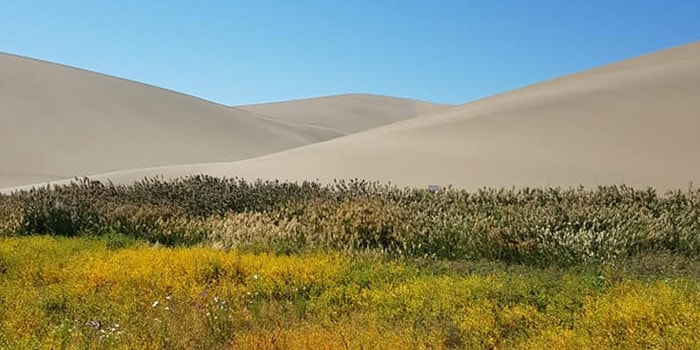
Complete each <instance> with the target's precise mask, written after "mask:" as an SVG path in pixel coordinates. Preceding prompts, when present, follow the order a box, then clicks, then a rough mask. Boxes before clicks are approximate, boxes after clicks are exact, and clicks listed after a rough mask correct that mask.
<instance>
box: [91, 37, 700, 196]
mask: <svg viewBox="0 0 700 350" xmlns="http://www.w3.org/2000/svg"><path fill="white" fill-rule="evenodd" d="M466 83H468V82H465V84H466ZM699 135H700V43H694V44H690V45H686V46H682V47H678V48H674V49H670V50H666V51H661V52H657V53H654V54H651V55H647V56H643V57H639V58H636V59H632V60H628V61H623V62H620V63H617V64H613V65H609V66H605V67H601V68H598V69H593V70H590V71H586V72H583V73H579V74H574V75H571V76H566V77H564V78H560V79H555V80H552V81H547V82H544V83H540V84H536V85H533V86H529V87H526V88H523V89H519V90H516V91H512V92H508V93H505V94H501V95H497V96H494V97H491V98H487V99H483V100H480V101H476V102H473V103H469V104H466V105H463V106H459V107H456V108H454V109H448V110H446V111H438V112H434V113H428V114H425V115H422V116H419V117H416V118H412V119H408V120H406V121H402V122H398V123H395V124H391V125H388V126H384V127H380V128H376V129H373V130H369V131H365V132H359V133H356V134H353V135H349V136H346V137H341V138H338V139H334V140H331V141H327V142H321V143H316V144H313V145H309V146H304V147H300V148H296V149H292V150H288V151H283V152H279V153H276V154H272V155H268V156H263V157H259V158H255V159H249V160H245V161H239V162H231V163H214V164H200V165H189V166H180V167H164V168H152V169H142V170H139V171H129V172H118V173H111V174H105V175H101V176H98V177H97V178H101V179H106V178H109V179H112V180H114V181H116V182H130V181H133V180H136V179H140V178H142V177H144V176H154V175H164V176H166V177H174V176H182V175H187V174H196V173H208V174H212V175H224V176H229V177H233V176H242V177H246V178H251V179H252V178H267V179H285V180H306V179H309V180H315V179H318V180H321V181H329V180H331V179H333V178H343V179H347V178H362V179H367V180H379V181H391V182H392V183H395V184H398V185H402V186H404V185H407V186H418V187H424V186H427V185H429V184H437V185H443V186H444V185H450V184H451V185H454V186H458V187H462V188H468V189H475V188H481V187H485V186H488V187H502V186H506V187H510V186H516V187H521V186H567V187H568V186H578V185H585V186H595V185H600V184H628V185H632V186H637V187H645V186H653V187H656V188H658V189H660V190H665V189H673V188H686V187H687V186H688V185H690V183H691V182H695V184H696V185H697V183H699V182H700V161H698V159H699V155H700V137H699Z"/></svg>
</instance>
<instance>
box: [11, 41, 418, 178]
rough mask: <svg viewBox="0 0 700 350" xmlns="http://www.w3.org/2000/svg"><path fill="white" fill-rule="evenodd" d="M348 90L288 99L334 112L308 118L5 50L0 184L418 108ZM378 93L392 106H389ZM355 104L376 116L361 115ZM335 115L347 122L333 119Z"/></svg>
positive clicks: (275, 140) (298, 140)
mask: <svg viewBox="0 0 700 350" xmlns="http://www.w3.org/2000/svg"><path fill="white" fill-rule="evenodd" d="M348 98H349V97H340V98H339V100H338V102H335V101H336V100H334V99H332V98H330V99H327V100H326V101H325V102H324V103H323V104H322V107H321V108H318V109H317V108H315V103H314V101H313V100H312V101H303V100H302V101H295V102H291V103H288V104H287V105H288V106H290V107H293V108H291V109H290V110H295V111H296V112H297V113H301V114H303V113H304V111H305V110H306V109H312V110H314V111H317V110H325V111H329V112H331V114H330V115H328V114H323V115H319V114H318V113H317V114H316V116H318V117H319V118H320V119H319V120H315V119H314V117H312V118H306V119H303V121H304V123H303V124H302V123H299V122H298V120H296V119H294V118H287V119H285V118H275V115H273V116H272V117H270V116H265V115H261V114H259V113H255V112H254V111H253V110H254V109H256V108H257V109H261V110H265V111H266V110H267V109H266V108H265V105H259V106H257V107H256V108H252V109H251V111H245V110H242V109H238V108H231V107H226V106H222V105H218V104H215V103H211V102H208V101H205V100H201V99H198V98H194V97H191V96H187V95H183V94H179V93H175V92H172V91H167V90H163V89H159V88H156V87H152V86H148V85H144V84H139V83H135V82H131V81H126V80H123V79H118V78H114V77H109V76H105V75H101V74H96V73H92V72H88V71H84V70H79V69H75V68H70V67H65V66H61V65H56V64H51V63H47V62H42V61H38V60H33V59H28V58H23V57H17V56H13V55H6V54H0V188H6V187H11V186H18V185H26V184H31V183H45V182H47V181H53V180H60V179H66V178H73V177H76V176H84V175H89V174H96V173H104V172H109V171H119V170H127V169H138V168H144V167H153V166H165V165H178V164H189V163H204V162H217V161H218V162H221V161H235V160H240V159H246V158H250V157H256V156H261V155H265V154H270V153H273V152H277V151H281V150H285V149H291V148H295V147H299V146H303V145H307V144H311V143H315V142H318V141H324V140H328V139H331V138H334V137H338V136H343V135H346V134H347V133H348V132H347V131H346V130H349V129H348V128H347V127H346V126H347V125H352V126H353V129H352V131H357V130H360V129H362V128H363V127H374V126H377V125H381V124H382V123H388V122H393V121H395V120H398V119H401V118H408V117H412V116H414V115H415V113H414V112H415V111H416V110H417V107H416V106H417V103H416V102H414V101H411V100H406V99H395V98H383V97H373V96H360V97H357V98H352V103H351V104H349V105H348V104H347V103H345V102H344V101H345V100H347V99H348ZM376 100H379V101H381V102H382V103H384V104H385V105H386V106H389V107H388V108H385V109H384V110H382V106H381V103H379V104H380V106H377V102H376ZM341 101H343V102H341ZM296 104H300V106H298V107H294V106H295V105H296ZM352 108H355V109H358V110H371V111H373V112H376V115H366V114H365V115H361V113H356V111H355V110H354V109H352ZM273 109H274V108H273ZM399 112H400V113H399ZM314 113H315V112H314ZM382 113H385V114H382ZM386 113H388V114H390V115H386ZM321 117H323V118H321ZM363 118H364V119H366V121H363ZM392 118H393V119H392ZM326 119H328V120H326ZM329 120H330V121H329ZM337 121H342V122H343V123H342V124H338V125H336V124H335V122H337Z"/></svg>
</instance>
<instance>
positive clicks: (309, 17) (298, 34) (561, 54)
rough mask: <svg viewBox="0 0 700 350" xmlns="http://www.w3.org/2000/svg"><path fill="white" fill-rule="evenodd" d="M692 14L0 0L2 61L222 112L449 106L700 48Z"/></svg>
mask: <svg viewBox="0 0 700 350" xmlns="http://www.w3.org/2000/svg"><path fill="white" fill-rule="evenodd" d="M698 15H700V1H697V0H687V1H684V0H676V1H674V0H669V1H658V0H656V1H647V0H588V1H555V0H547V1H540V0H529V1H519V0H511V1H505V0H504V1H489V0H483V1H471V0H432V1H430V0H353V1H344V0H325V1H322V0H278V1H273V0H250V1H248V0H245V1H235V0H232V1H207V0H201V1H181V0H170V1H160V0H158V1H154V0H141V1H138V0H123V1H115V0H112V1H100V0H85V1H83V0H80V1H78V0H63V1H55V0H42V1H33V0H21V1H20V0H13V1H6V0H0V52H6V53H12V54H17V55H22V56H28V57H33V58H38V59H42V60H47V61H51V62H57V63H62V64H66V65H70V66H75V67H79V68H83V69H88V70H92V71H96V72H100V73H104V74H109V75H114V76H118V77H122V78H126V79H131V80H135V81H139V82H143V83H147V84H151V85H156V86H160V87H163V88H166V89H170V90H175V91H178V92H183V93H187V94H190V95H194V96H198V97H201V98H204V99H207V100H210V101H214V102H218V103H222V104H227V105H243V104H251V103H262V102H271V101H281V100H291V99H298V98H307V97H315V96H325V95H333V94H340V93H372V94H380V95H390V96H400V97H408V98H414V99H419V100H425V101H431V102H437V103H450V104H461V103H466V102H469V101H472V100H476V99H479V98H483V97H487V96H490V95H493V94H497V93H501V92H505V91H508V90H511V89H514V88H518V87H522V86H525V85H530V84H533V83H536V82H539V81H543V80H547V79H551V78H555V77H558V76H561V75H565V74H569V73H574V72H577V71H581V70H584V69H589V68H593V67H596V66H600V65H603V64H608V63H612V62H615V61H619V60H623V59H627V58H631V57H634V56H638V55H641V54H646V53H650V52H653V51H657V50H661V49H666V48H670V47H673V46H677V45H681V44H686V43H690V42H693V41H697V40H700V20H698ZM0 83H1V82H0Z"/></svg>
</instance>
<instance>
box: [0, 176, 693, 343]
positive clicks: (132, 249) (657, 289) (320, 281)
mask: <svg viewBox="0 0 700 350" xmlns="http://www.w3.org/2000/svg"><path fill="white" fill-rule="evenodd" d="M699 213H700V191H697V190H693V189H688V190H684V191H677V192H672V193H667V194H657V193H655V192H654V191H653V190H634V189H630V188H626V187H624V186H622V187H601V188H597V189H581V188H579V189H520V190H482V191H478V192H473V193H469V192H466V191H459V190H454V189H439V190H437V191H435V190H427V189H426V190H415V189H397V188H394V187H391V186H386V185H379V184H372V183H365V182H359V181H358V182H349V183H343V182H339V183H336V184H334V185H332V186H321V185H318V184H314V183H304V184H289V183H278V182H256V183H248V182H245V181H240V180H222V179H215V178H208V177H193V178H188V179H182V180H176V181H170V182H164V181H158V180H144V181H142V182H140V183H138V184H135V185H133V186H112V185H104V184H100V183H96V182H90V181H87V180H83V181H79V182H77V183H76V184H74V185H72V186H65V187H59V188H53V189H40V190H33V191H31V192H20V193H15V194H12V195H0V349H122V348H123V349H336V348H338V349H542V348H554V349H596V348H599V349H610V348H618V349H640V348H645V349H646V348H663V349H695V348H698V346H700V289H699V288H700V259H698V250H700V222H699V219H698V218H699V216H698V215H699Z"/></svg>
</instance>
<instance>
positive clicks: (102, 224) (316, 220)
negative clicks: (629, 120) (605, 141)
mask: <svg viewBox="0 0 700 350" xmlns="http://www.w3.org/2000/svg"><path fill="white" fill-rule="evenodd" d="M47 233H48V234H54V235H61V236H79V235H108V234H121V235H127V236H131V237H133V238H139V239H144V240H148V241H151V242H159V243H161V244H166V245H192V244H199V243H205V244H213V245H215V246H218V247H222V248H226V249H244V250H245V249H252V250H260V251H272V252H276V253H295V252H302V251H319V250H321V251H323V250H336V251H338V250H339V251H343V252H348V253H357V252H362V253H364V252H367V251H372V252H378V253H380V254H386V255H389V256H394V257H408V258H413V257H421V258H437V259H484V258H485V259H495V260H500V261H505V262H508V263H525V264H534V265H552V264H555V265H573V264H582V263H600V262H610V261H616V260H618V259H621V258H627V257H630V256H636V255H639V254H648V253H658V252H664V253H668V252H670V253H673V254H677V255H680V256H686V257H690V256H697V255H698V253H700V190H692V189H689V190H685V191H674V192H669V193H666V194H663V195H659V194H657V193H656V191H654V190H653V189H645V190H636V189H633V188H629V187H626V186H607V187H598V188H596V189H584V188H573V189H561V188H534V189H533V188H523V189H483V190H480V191H476V192H467V191H463V190H457V189H452V188H445V189H440V190H437V191H435V190H428V189H408V188H397V187H394V186H390V185H383V184H378V183H371V182H365V181H348V182H343V181H338V182H335V183H333V184H331V185H320V184H318V183H311V182H304V183H301V184H298V183H286V182H276V181H267V182H264V181H257V182H246V181H243V180H240V179H219V178H213V177H208V176H194V177H188V178H183V179H179V180H173V181H162V180H158V179H147V180H143V181H141V182H138V183H136V184H134V185H131V186H116V185H113V184H104V183H100V182H96V181H90V180H87V179H85V180H79V181H76V182H74V183H73V184H71V185H68V186H61V187H54V188H41V189H34V190H31V191H23V192H17V193H14V194H12V195H4V196H0V235H5V236H7V235H33V234H47Z"/></svg>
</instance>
